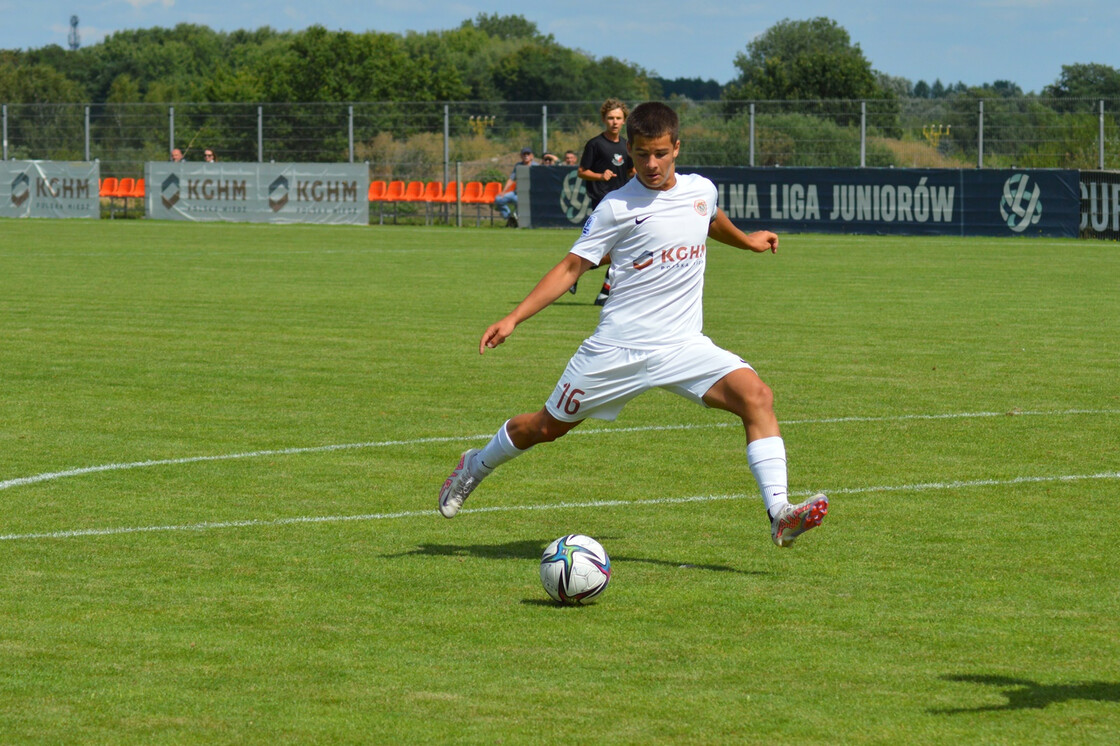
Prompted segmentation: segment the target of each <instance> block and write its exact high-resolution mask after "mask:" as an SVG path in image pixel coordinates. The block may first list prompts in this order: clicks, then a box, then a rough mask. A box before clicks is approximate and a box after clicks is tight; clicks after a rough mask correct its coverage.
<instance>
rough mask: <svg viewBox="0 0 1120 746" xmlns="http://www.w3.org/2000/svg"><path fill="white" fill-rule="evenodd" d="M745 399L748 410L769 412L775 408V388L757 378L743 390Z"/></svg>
mask: <svg viewBox="0 0 1120 746" xmlns="http://www.w3.org/2000/svg"><path fill="white" fill-rule="evenodd" d="M743 400H744V404H745V405H746V410H747V411H748V412H756V413H757V412H769V411H772V410H773V409H774V390H773V389H771V388H770V387H769V386H767V385H766V384H765V383H763V382H762V380H761V379H759V378H755V379H754V381H753V382H752V384H751V385H750V386H748V387H747V389H746V391H744V392H743Z"/></svg>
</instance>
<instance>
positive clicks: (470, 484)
mask: <svg viewBox="0 0 1120 746" xmlns="http://www.w3.org/2000/svg"><path fill="white" fill-rule="evenodd" d="M476 453H478V449H477V448H471V449H469V450H466V451H463V455H462V456H460V457H459V465H458V466H456V467H455V469H454V471H452V472H451V476H449V477H448V478H447V481H446V482H444V483H443V487H441V488H440V490H439V512H440V513H442V514H443V517H444V518H454V517H455V514H456V513H458V512H459V508H461V507H463V501H464V500H466V499H467V497H468V496H469V495H470V494H471V492H473V491H474V488H475V487H477V486H478V483H479V481H480V480H478V479H475V478H474V477H473V476H472V475H471V470H470V467H469V466H468V464H470V461H471V459H472V458H474V455H475V454H476Z"/></svg>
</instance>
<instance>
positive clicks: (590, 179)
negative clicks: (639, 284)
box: [569, 98, 634, 306]
mask: <svg viewBox="0 0 1120 746" xmlns="http://www.w3.org/2000/svg"><path fill="white" fill-rule="evenodd" d="M629 114H630V109H629V108H627V106H626V104H625V103H623V102H622V101H619V100H618V99H617V98H608V99H607V100H606V101H604V102H603V105H602V106H601V107H599V116H600V117H601V118H602V120H603V127H604V129H603V131H602V132H601V133H600V134H598V135H596V136H595V137H593V138H591V139H590V140H588V141H587V144H586V145H584V146H583V157H582V158H581V159H580V162H579V178H581V179H583V180H584V181H586V182H587V184H586V188H587V196H588V198H589V199H590V201H591V209H592V210H594V209H595V208H596V207H598V206H599V202H601V201H602V199H603V197H605V196H606V195H607V192H610V191H613V190H615V189H618V188H619V187H620V186H622V185H623V184H625V183H626V182H627V181H629V180H630V177H631V176H632V175H633V173H634V162H633V161H631V160H630V153H629V152H628V151H627V150H626V138H624V137H623V136H622V127H623V125H624V124H626V117H627V116H628V115H629ZM575 291H576V286H575V285H573V286H572V287H571V289H570V290H569V292H571V293H574V292H575ZM610 293H611V275H610V269H609V268H608V270H607V276H606V278H605V279H604V280H603V287H602V289H601V290H600V291H599V295H598V296H597V297H596V298H595V305H597V306H601V305H603V304H604V303H606V302H607V298H608V297H609V296H610Z"/></svg>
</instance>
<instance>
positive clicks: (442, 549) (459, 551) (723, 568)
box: [383, 537, 767, 575]
mask: <svg viewBox="0 0 1120 746" xmlns="http://www.w3.org/2000/svg"><path fill="white" fill-rule="evenodd" d="M609 540H610V539H609V537H608V538H607V541H609ZM546 546H548V541H509V542H505V543H504V544H421V545H420V546H418V547H416V548H415V549H413V550H411V551H408V552H399V553H397V554H386V555H383V556H384V557H386V558H387V559H391V558H394V557H412V556H416V555H427V556H431V557H477V558H480V559H518V560H527V559H533V560H539V559H540V556H541V552H542V551H544V548H545V547H546ZM610 557H611V562H612V563H613V564H620V563H629V562H641V563H643V564H647V565H656V566H659V567H671V568H675V569H680V570H704V571H707V572H730V573H736V574H739V575H766V574H767V573H764V572H760V571H758V570H740V569H738V568H735V567H729V566H727V565H705V564H694V563H691V562H682V561H678V560H663V559H652V558H649V557H628V556H621V555H620V556H615V555H613V554H612V555H610Z"/></svg>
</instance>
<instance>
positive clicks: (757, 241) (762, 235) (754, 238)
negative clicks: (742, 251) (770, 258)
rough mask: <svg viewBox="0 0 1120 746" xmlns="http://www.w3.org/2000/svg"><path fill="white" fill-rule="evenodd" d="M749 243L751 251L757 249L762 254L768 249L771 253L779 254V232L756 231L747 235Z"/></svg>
mask: <svg viewBox="0 0 1120 746" xmlns="http://www.w3.org/2000/svg"><path fill="white" fill-rule="evenodd" d="M747 245H748V246H750V249H751V251H757V252H758V253H760V254H762V253H764V252H767V251H769V252H770V253H771V254H777V253H778V234H777V233H773V232H771V231H755V232H754V233H751V234H749V235H748V236H747Z"/></svg>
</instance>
